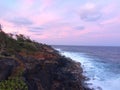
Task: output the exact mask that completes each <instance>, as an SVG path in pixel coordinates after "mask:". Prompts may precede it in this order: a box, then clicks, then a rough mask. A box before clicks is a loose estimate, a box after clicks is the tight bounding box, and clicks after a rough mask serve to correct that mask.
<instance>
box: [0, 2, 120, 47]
mask: <svg viewBox="0 0 120 90" xmlns="http://www.w3.org/2000/svg"><path fill="white" fill-rule="evenodd" d="M0 23H1V24H2V27H3V30H4V31H5V32H7V33H13V34H24V35H26V36H29V37H30V38H31V39H33V40H35V41H38V42H42V43H46V44H50V45H87V46H88V45H95V46H120V0H1V1H0Z"/></svg>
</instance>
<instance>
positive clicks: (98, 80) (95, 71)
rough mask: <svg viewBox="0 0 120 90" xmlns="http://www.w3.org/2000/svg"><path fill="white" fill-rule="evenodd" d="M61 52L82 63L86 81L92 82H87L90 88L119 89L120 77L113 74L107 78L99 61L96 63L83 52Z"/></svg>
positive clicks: (101, 89)
mask: <svg viewBox="0 0 120 90" xmlns="http://www.w3.org/2000/svg"><path fill="white" fill-rule="evenodd" d="M61 54H62V55H65V56H66V57H70V58H71V59H73V60H75V61H77V62H80V63H81V64H82V67H83V70H84V74H85V75H86V76H87V77H89V78H90V80H89V81H87V83H92V84H89V87H90V88H94V89H95V90H120V85H119V84H120V78H117V77H115V76H114V77H111V78H109V74H107V72H105V71H104V67H102V64H101V63H98V64H96V63H95V62H94V61H93V60H92V59H91V58H89V57H87V56H86V55H85V54H83V53H76V52H63V51H62V52H61ZM98 65H99V66H98ZM106 75H108V76H106Z"/></svg>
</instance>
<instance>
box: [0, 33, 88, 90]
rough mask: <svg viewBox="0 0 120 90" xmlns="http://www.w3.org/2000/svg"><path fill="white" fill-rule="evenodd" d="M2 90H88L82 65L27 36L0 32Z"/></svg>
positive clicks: (0, 85) (0, 84) (0, 78)
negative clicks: (84, 82)
mask: <svg viewBox="0 0 120 90" xmlns="http://www.w3.org/2000/svg"><path fill="white" fill-rule="evenodd" d="M0 42H1V43H0V90H87V89H85V88H84V87H83V81H84V77H83V76H82V68H81V67H80V63H77V62H74V61H72V60H71V59H69V58H66V57H64V56H61V55H60V54H59V52H57V51H56V50H54V49H53V48H52V47H51V46H49V45H46V44H41V43H37V42H35V41H32V40H31V39H30V38H29V37H25V36H24V35H22V34H20V35H16V37H15V38H13V35H12V34H6V33H5V32H3V31H1V32H0Z"/></svg>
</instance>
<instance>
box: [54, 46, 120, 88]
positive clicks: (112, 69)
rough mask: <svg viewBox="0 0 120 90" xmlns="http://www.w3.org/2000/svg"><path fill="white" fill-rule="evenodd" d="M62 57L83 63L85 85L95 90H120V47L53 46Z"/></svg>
mask: <svg viewBox="0 0 120 90" xmlns="http://www.w3.org/2000/svg"><path fill="white" fill-rule="evenodd" d="M53 47H54V48H55V49H56V50H58V51H59V52H60V53H61V54H62V55H65V56H66V57H69V58H71V59H73V60H75V61H77V62H80V63H81V66H82V68H83V75H85V76H86V77H88V78H89V79H88V80H86V82H85V83H87V85H88V86H89V88H94V89H95V90H120V47H110V46H108V47H107V46H60V45H59V46H53Z"/></svg>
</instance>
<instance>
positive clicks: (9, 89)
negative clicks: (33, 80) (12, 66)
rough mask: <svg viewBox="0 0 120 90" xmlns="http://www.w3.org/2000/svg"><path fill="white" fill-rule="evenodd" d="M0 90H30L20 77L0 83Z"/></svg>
mask: <svg viewBox="0 0 120 90" xmlns="http://www.w3.org/2000/svg"><path fill="white" fill-rule="evenodd" d="M0 90H28V87H27V85H26V83H25V82H24V81H23V80H22V79H20V78H19V77H18V78H17V77H16V78H14V79H8V80H4V81H1V82H0Z"/></svg>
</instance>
